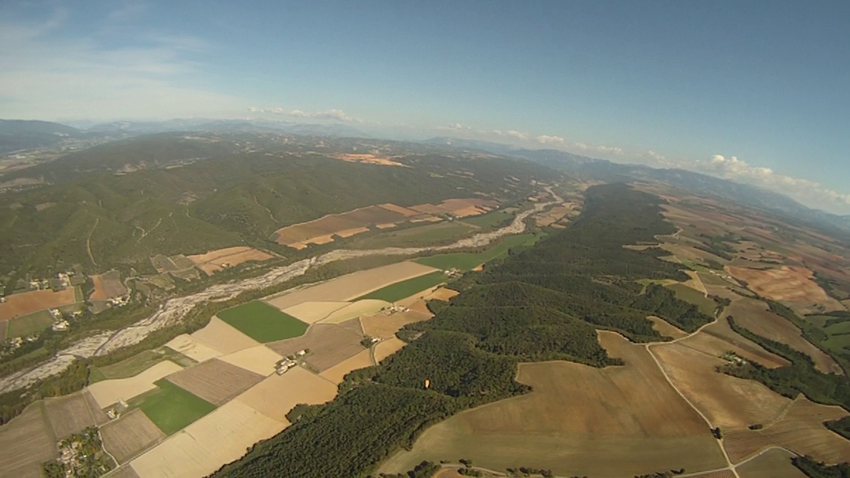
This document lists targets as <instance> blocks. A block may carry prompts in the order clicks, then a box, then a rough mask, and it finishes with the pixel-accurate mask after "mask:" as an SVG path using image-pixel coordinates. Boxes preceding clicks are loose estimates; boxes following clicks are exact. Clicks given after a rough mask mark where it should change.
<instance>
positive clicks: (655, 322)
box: [647, 316, 688, 339]
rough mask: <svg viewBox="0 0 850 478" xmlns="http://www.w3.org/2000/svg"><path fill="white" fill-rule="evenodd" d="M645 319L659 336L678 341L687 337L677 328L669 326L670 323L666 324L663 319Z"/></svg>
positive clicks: (685, 333)
mask: <svg viewBox="0 0 850 478" xmlns="http://www.w3.org/2000/svg"><path fill="white" fill-rule="evenodd" d="M647 319H649V320H651V321H652V328H653V329H655V330H657V331H658V333H659V334H661V335H663V336H665V337H670V338H671V339H679V338H682V337H685V336H686V335H688V334H687V332H685V331H684V330H681V329H679V328H678V327H676V326H675V325H673V324H671V323H670V322H667V321H666V320H664V319H661V318H658V317H654V316H649V317H647Z"/></svg>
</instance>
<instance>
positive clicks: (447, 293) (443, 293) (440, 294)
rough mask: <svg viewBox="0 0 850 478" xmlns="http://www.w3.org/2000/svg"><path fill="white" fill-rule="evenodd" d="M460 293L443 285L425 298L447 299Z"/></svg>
mask: <svg viewBox="0 0 850 478" xmlns="http://www.w3.org/2000/svg"><path fill="white" fill-rule="evenodd" d="M458 294H460V292H458V291H456V290H452V289H446V288H445V287H439V288H438V289H437V290H435V291H434V292H432V293H431V294H430V295H428V296H427V297H425V300H442V301H448V300H450V299H451V298H452V297H454V296H456V295H458Z"/></svg>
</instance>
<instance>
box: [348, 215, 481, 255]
mask: <svg viewBox="0 0 850 478" xmlns="http://www.w3.org/2000/svg"><path fill="white" fill-rule="evenodd" d="M379 228H380V226H379ZM474 230H475V228H473V227H471V226H469V225H467V224H466V223H465V221H464V222H458V221H453V222H439V223H436V224H428V225H425V226H417V227H410V228H406V229H401V230H398V231H387V232H381V233H376V234H373V235H370V236H368V237H363V238H362V239H360V240H355V241H353V243H351V244H350V247H351V248H353V249H382V248H385V247H429V246H435V245H440V244H447V243H451V242H454V241H457V240H458V239H461V238H463V237H464V236H467V235H469V234H470V233H472V232H473V231H474Z"/></svg>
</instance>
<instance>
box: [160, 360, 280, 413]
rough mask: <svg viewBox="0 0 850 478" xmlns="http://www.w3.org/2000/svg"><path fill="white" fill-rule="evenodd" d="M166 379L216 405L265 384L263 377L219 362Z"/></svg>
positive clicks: (212, 362) (196, 366) (204, 363)
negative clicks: (259, 384) (262, 382)
mask: <svg viewBox="0 0 850 478" xmlns="http://www.w3.org/2000/svg"><path fill="white" fill-rule="evenodd" d="M165 379H166V380H168V381H169V382H171V383H173V384H174V385H177V386H178V387H180V388H182V389H184V390H186V391H188V392H190V393H192V394H193V395H196V396H198V397H200V398H202V399H204V400H206V401H208V402H210V403H212V404H214V405H224V404H225V403H227V402H228V401H229V400H230V399H232V398H233V397H235V396H236V395H239V394H240V393H242V392H244V391H245V390H248V389H249V388H251V387H252V386H254V385H256V384H257V383H259V382H260V381H262V380H263V376H262V375H260V374H257V373H254V372H251V371H248V370H245V369H243V368H241V367H238V366H236V365H233V364H230V363H227V362H224V361H221V360H219V359H211V360H208V361H206V362H203V363H199V364H198V365H195V366H194V367H189V368H187V369H184V370H181V371H179V372H176V373H173V374H171V375H169V376H167V377H165Z"/></svg>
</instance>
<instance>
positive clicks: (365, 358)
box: [319, 349, 374, 384]
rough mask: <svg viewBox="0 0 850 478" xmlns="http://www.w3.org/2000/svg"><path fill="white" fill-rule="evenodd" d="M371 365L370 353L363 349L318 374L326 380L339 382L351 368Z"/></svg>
mask: <svg viewBox="0 0 850 478" xmlns="http://www.w3.org/2000/svg"><path fill="white" fill-rule="evenodd" d="M372 365H374V363H373V362H372V353H371V351H370V350H369V349H364V350H363V351H361V352H360V353H358V354H357V355H355V356H353V357H351V358H348V359H346V360H343V361H342V362H340V363H338V364H336V365H334V366H333V367H331V368H329V369H327V370H325V371H324V372H322V373H320V374H319V376H320V377H322V378H324V379H326V380H328V381H331V382H333V383H336V384H339V383H341V382H342V379H343V378H344V377H345V376H346V375H347V374H348V373H349V372H351V371H352V370H357V369H360V368H364V367H371V366H372Z"/></svg>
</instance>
